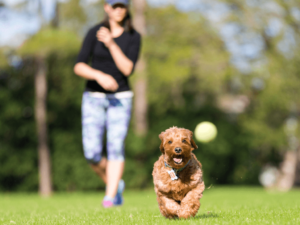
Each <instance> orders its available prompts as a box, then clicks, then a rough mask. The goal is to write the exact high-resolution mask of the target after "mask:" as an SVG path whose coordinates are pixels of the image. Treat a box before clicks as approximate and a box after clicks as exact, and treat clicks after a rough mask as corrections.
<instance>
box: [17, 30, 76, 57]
mask: <svg viewBox="0 0 300 225" xmlns="http://www.w3.org/2000/svg"><path fill="white" fill-rule="evenodd" d="M79 43H80V41H79V38H78V37H77V36H76V35H75V34H74V33H73V32H68V31H64V30H59V29H50V28H48V29H43V30H41V31H40V32H38V33H37V34H36V35H34V36H33V37H31V38H30V39H29V40H28V41H26V42H25V43H24V44H23V45H22V47H21V48H20V49H19V53H20V54H21V55H23V56H42V57H46V56H48V55H50V54H51V53H54V52H55V53H56V54H59V55H64V54H66V55H68V54H70V53H75V52H77V51H78V46H79Z"/></svg>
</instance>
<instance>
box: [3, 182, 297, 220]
mask: <svg viewBox="0 0 300 225" xmlns="http://www.w3.org/2000/svg"><path fill="white" fill-rule="evenodd" d="M203 196H204V197H203V199H201V204H202V205H201V208H200V210H199V212H198V214H197V215H196V217H195V218H193V219H190V220H188V221H181V220H168V219H165V218H163V217H162V216H161V215H160V213H159V210H158V206H157V202H156V197H155V193H154V191H153V190H147V191H126V192H125V194H124V197H125V204H124V206H122V207H116V208H113V209H103V208H102V207H101V200H102V198H103V193H57V194H55V195H53V196H52V197H51V198H49V199H42V198H40V197H39V196H38V195H35V194H12V193H9V194H4V193H2V194H0V224H10V225H11V224H181V223H182V224H229V225H231V224H291V225H294V224H300V190H296V189H295V190H293V191H291V192H288V193H277V192H266V191H264V190H263V189H262V188H257V187H255V188H251V187H212V188H211V189H209V190H206V191H205V192H204V195H203Z"/></svg>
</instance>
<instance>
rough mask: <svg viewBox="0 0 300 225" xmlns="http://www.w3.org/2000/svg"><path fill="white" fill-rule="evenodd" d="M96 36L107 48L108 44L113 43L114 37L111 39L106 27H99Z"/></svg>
mask: <svg viewBox="0 0 300 225" xmlns="http://www.w3.org/2000/svg"><path fill="white" fill-rule="evenodd" d="M96 36H97V38H98V41H101V42H103V43H104V44H105V46H106V47H107V48H109V47H110V45H111V44H113V43H114V39H113V37H112V35H111V33H110V31H109V29H107V28H106V27H101V28H100V29H99V30H98V31H97V35H96Z"/></svg>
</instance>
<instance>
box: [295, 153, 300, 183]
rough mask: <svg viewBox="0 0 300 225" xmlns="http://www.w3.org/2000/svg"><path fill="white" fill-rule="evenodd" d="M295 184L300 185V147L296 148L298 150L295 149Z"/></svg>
mask: <svg viewBox="0 0 300 225" xmlns="http://www.w3.org/2000/svg"><path fill="white" fill-rule="evenodd" d="M295 185H296V186H300V148H298V151H297V166H296V177H295Z"/></svg>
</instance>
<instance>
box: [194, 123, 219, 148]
mask: <svg viewBox="0 0 300 225" xmlns="http://www.w3.org/2000/svg"><path fill="white" fill-rule="evenodd" d="M217 133H218V131H217V127H216V126H215V125H214V124H213V123H211V122H208V121H204V122H201V123H199V124H198V125H197V126H196V129H195V137H196V139H197V140H198V141H200V142H203V143H208V142H210V141H212V140H213V139H215V137H216V136H217Z"/></svg>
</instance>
